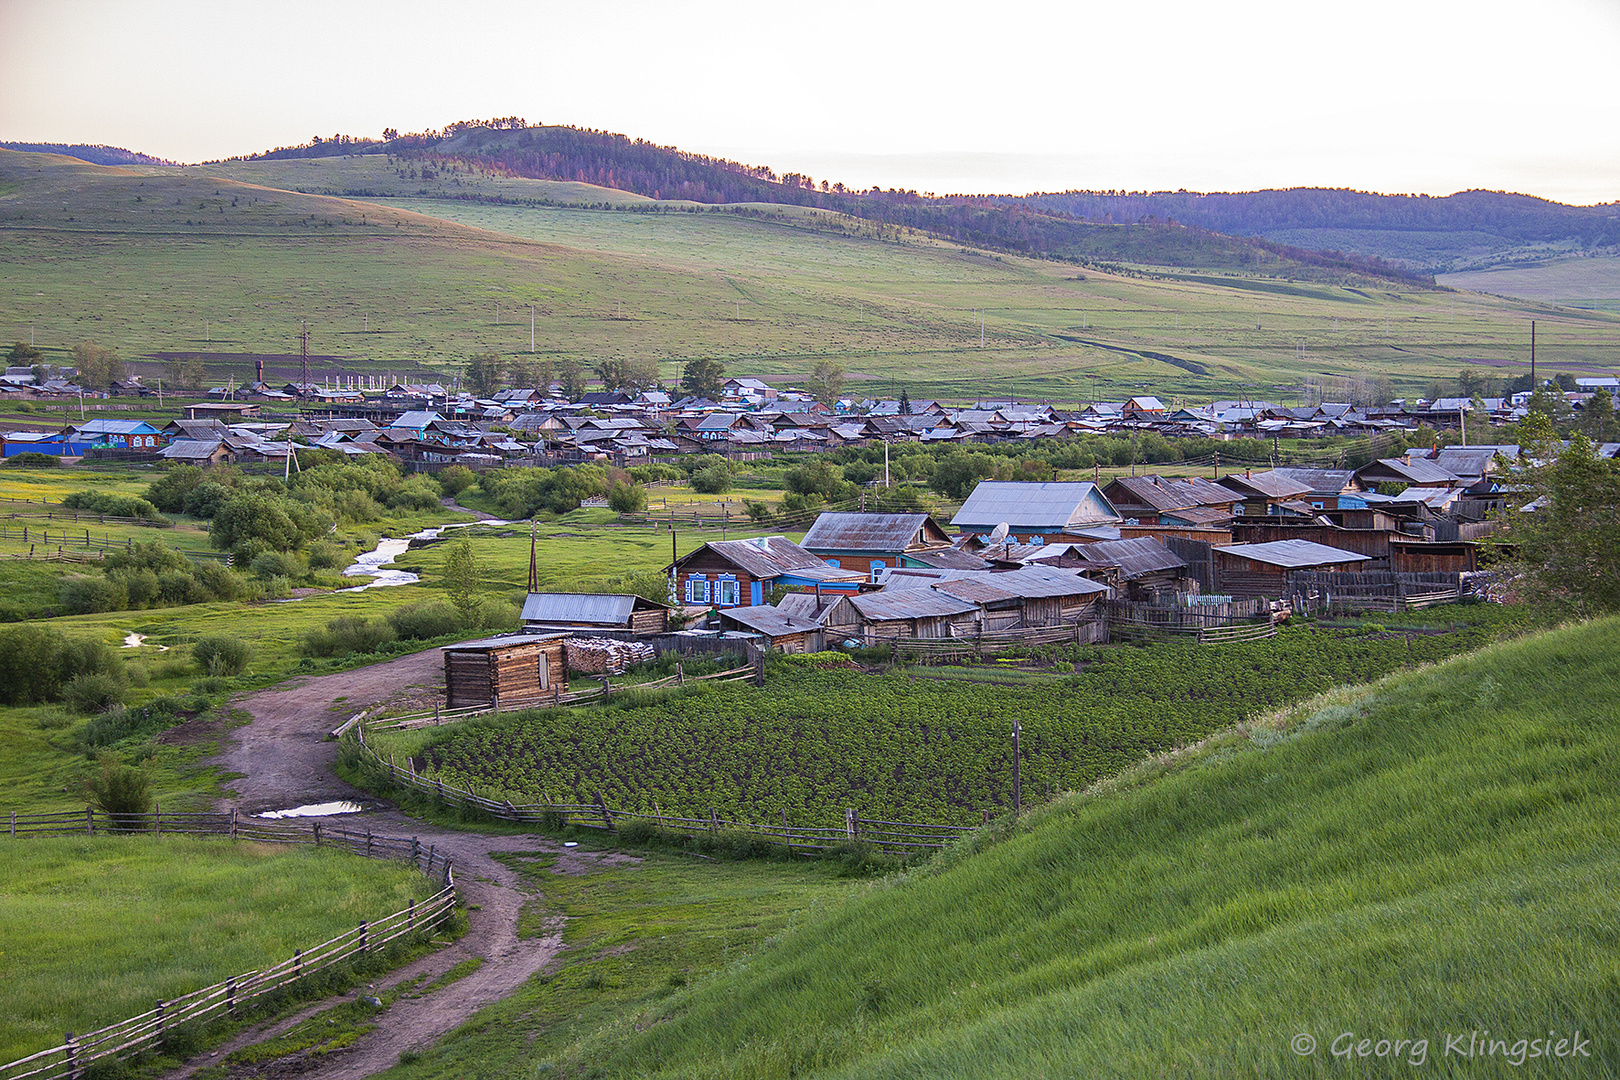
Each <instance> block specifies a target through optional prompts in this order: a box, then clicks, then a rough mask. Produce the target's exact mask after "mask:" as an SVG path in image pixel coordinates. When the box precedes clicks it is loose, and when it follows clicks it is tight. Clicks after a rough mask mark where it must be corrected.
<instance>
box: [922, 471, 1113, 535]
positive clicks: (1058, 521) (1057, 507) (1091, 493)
mask: <svg viewBox="0 0 1620 1080" xmlns="http://www.w3.org/2000/svg"><path fill="white" fill-rule="evenodd" d="M1118 520H1119V514H1117V513H1115V512H1114V507H1113V505H1112V504H1110V503H1109V501H1108V500H1107V499H1105V498H1103V495H1102V492H1101V491H1098V490H1097V485H1095V484H1093V483H1090V482H1089V481H1086V482H1080V483H1072V482H1059V481H1049V482H1046V483H1022V482H1018V481H1000V480H984V481H981V482H980V483H979V486H978V487H976V488H974V489H973V494H972V495H969V496H968V499H967V502H965V503H963V504H962V509H961V510H959V511H958V512H957V514H956V516H955V517H953V518H951V524H952V525H954V526H958V527H960V528H964V529H974V530H989V529H994V528H995V527H996V526H997V525H999V524H1000V523H1002V522H1006V523H1007V525H1008V526H1009V527H1010V528H1012V529H1014V530H1019V529H1061V528H1064V527H1066V526H1076V525H1094V524H1099V523H1102V522H1109V521H1118Z"/></svg>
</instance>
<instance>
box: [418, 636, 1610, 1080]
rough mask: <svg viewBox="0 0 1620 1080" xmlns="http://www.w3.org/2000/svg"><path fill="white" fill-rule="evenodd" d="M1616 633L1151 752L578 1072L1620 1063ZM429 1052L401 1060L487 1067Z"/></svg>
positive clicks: (641, 1013)
mask: <svg viewBox="0 0 1620 1080" xmlns="http://www.w3.org/2000/svg"><path fill="white" fill-rule="evenodd" d="M1617 637H1620V620H1615V619H1608V620H1603V621H1598V622H1593V623H1590V624H1586V625H1582V626H1576V627H1571V628H1566V629H1563V630H1558V631H1553V632H1550V633H1547V634H1544V635H1541V636H1539V637H1535V638H1531V639H1525V640H1520V641H1516V642H1511V643H1507V644H1503V645H1497V646H1493V647H1491V648H1488V649H1485V650H1483V651H1481V652H1479V653H1476V654H1472V655H1470V656H1467V657H1462V658H1459V659H1457V660H1454V661H1450V662H1447V663H1445V664H1442V665H1438V666H1436V667H1435V668H1432V669H1428V670H1424V671H1420V672H1416V673H1410V674H1403V675H1398V676H1394V677H1392V678H1390V679H1387V680H1384V681H1383V682H1380V683H1377V684H1374V685H1373V686H1371V687H1363V688H1354V689H1346V690H1342V691H1336V692H1334V693H1331V694H1329V695H1327V696H1325V697H1324V698H1321V699H1318V700H1316V701H1314V702H1312V703H1310V704H1308V705H1306V706H1304V707H1302V708H1300V709H1298V710H1294V711H1293V712H1291V713H1289V714H1287V715H1286V716H1284V717H1282V718H1280V719H1276V720H1273V721H1270V722H1266V723H1260V724H1255V725H1251V726H1249V727H1248V728H1246V729H1241V730H1239V731H1237V732H1235V733H1232V734H1229V735H1227V736H1224V737H1219V738H1217V739H1215V740H1212V741H1211V743H1210V744H1208V745H1207V746H1206V747H1204V748H1202V749H1200V750H1198V751H1195V752H1192V753H1189V754H1187V755H1184V756H1183V757H1182V758H1181V760H1178V761H1174V762H1170V763H1165V762H1159V763H1155V764H1153V765H1150V766H1147V767H1144V768H1143V769H1140V770H1138V771H1137V772H1136V773H1135V774H1133V775H1130V776H1128V777H1127V778H1125V779H1124V780H1122V781H1119V782H1116V783H1113V784H1110V785H1106V786H1104V787H1103V788H1102V789H1101V790H1099V791H1097V792H1095V793H1092V794H1089V795H1086V796H1078V797H1074V798H1070V799H1068V800H1066V801H1064V802H1062V803H1059V804H1057V805H1056V806H1054V807H1052V808H1051V809H1049V810H1046V811H1043V812H1041V813H1038V814H1036V815H1033V816H1032V817H1031V818H1030V819H1029V820H1028V821H1027V822H1026V823H1025V825H1024V827H1023V828H1021V829H1020V830H1019V831H1018V833H1017V834H1016V835H1014V836H1012V837H1011V838H1009V839H1007V840H1006V841H1005V842H1003V843H1000V844H997V845H995V846H990V847H988V848H987V849H986V850H983V851H981V852H979V853H977V854H970V853H959V854H958V855H957V856H956V857H954V858H948V859H946V860H943V861H941V862H940V863H939V864H937V865H931V866H928V867H925V868H924V869H923V870H920V871H917V872H914V873H912V874H909V875H905V876H903V877H901V878H899V879H897V880H894V881H893V882H892V883H890V884H888V885H887V886H886V887H882V888H877V889H873V890H870V891H868V892H865V893H863V894H861V895H859V896H856V897H854V898H853V899H851V900H850V901H849V902H848V903H845V904H843V905H840V906H837V907H836V908H835V909H834V910H832V911H830V912H828V913H826V914H823V915H821V916H819V917H813V918H812V919H810V920H809V921H807V922H806V923H804V924H803V925H802V926H800V927H799V928H798V929H796V930H794V931H792V932H789V933H787V934H785V935H783V936H782V938H781V939H780V940H779V941H777V942H776V943H775V944H774V945H773V946H772V947H770V948H767V949H765V950H763V951H761V952H760V953H759V954H758V955H757V956H756V957H755V958H753V959H752V960H750V961H748V962H746V963H739V964H734V965H732V966H731V967H730V968H728V969H727V970H725V971H724V972H722V973H720V974H718V975H716V976H715V977H713V978H711V979H709V980H707V981H705V982H702V983H700V984H699V985H698V986H696V987H695V988H693V989H691V990H689V991H686V992H684V993H682V994H680V995H678V996H676V997H674V998H670V999H668V1000H663V999H661V998H660V997H658V996H653V997H650V998H649V999H647V1000H646V1001H644V1003H643V1005H642V1007H641V1008H639V1009H636V1010H633V1011H627V1012H625V1013H623V1014H621V1015H620V1016H619V1017H618V1018H617V1019H616V1020H615V1021H614V1022H612V1023H609V1024H605V1025H604V1026H603V1027H602V1028H601V1029H600V1030H599V1031H598V1032H597V1033H596V1035H595V1036H594V1037H592V1038H589V1039H586V1040H584V1041H582V1042H581V1043H579V1044H578V1045H577V1046H576V1047H574V1048H572V1049H570V1050H568V1051H567V1052H566V1053H564V1054H561V1055H559V1060H557V1065H558V1067H559V1072H560V1073H563V1074H569V1073H570V1068H569V1066H570V1065H571V1066H578V1067H580V1068H584V1067H585V1066H586V1065H587V1063H588V1064H589V1072H590V1075H593V1076H629V1075H636V1076H644V1075H645V1076H682V1077H699V1076H714V1077H720V1076H726V1077H745V1076H746V1077H774V1076H788V1075H797V1076H806V1075H818V1076H820V1075H826V1076H834V1075H837V1076H862V1077H871V1076H893V1077H923V1076H927V1077H950V1076H961V1077H975V1078H979V1077H1028V1076H1043V1075H1045V1076H1120V1077H1140V1076H1147V1075H1187V1076H1209V1075H1237V1074H1239V1073H1242V1074H1244V1075H1260V1076H1295V1075H1299V1073H1300V1070H1301V1065H1302V1062H1301V1061H1300V1060H1299V1058H1298V1057H1296V1056H1295V1055H1294V1054H1293V1053H1292V1052H1291V1050H1290V1048H1289V1042H1290V1040H1291V1039H1292V1038H1293V1037H1294V1036H1295V1035H1296V1034H1298V1033H1302V1032H1303V1033H1309V1034H1312V1035H1313V1036H1314V1037H1315V1038H1316V1039H1317V1040H1318V1041H1319V1044H1320V1047H1321V1049H1319V1050H1318V1052H1317V1054H1316V1055H1315V1057H1314V1058H1313V1060H1312V1063H1313V1065H1315V1066H1317V1067H1318V1068H1322V1069H1324V1070H1325V1069H1327V1068H1330V1067H1331V1068H1339V1067H1346V1066H1344V1065H1343V1063H1342V1062H1340V1061H1335V1060H1332V1059H1331V1057H1330V1054H1329V1047H1330V1045H1331V1042H1332V1040H1333V1039H1334V1038H1335V1037H1337V1036H1338V1035H1339V1034H1340V1033H1341V1032H1345V1031H1351V1032H1356V1033H1357V1035H1358V1037H1359V1036H1370V1037H1372V1038H1374V1039H1377V1038H1380V1037H1389V1038H1396V1037H1404V1038H1409V1039H1410V1038H1426V1039H1428V1040H1430V1045H1429V1047H1428V1054H1429V1058H1428V1060H1429V1063H1430V1064H1433V1065H1439V1066H1441V1069H1442V1074H1445V1073H1446V1070H1448V1069H1458V1068H1459V1067H1460V1066H1461V1065H1462V1064H1463V1063H1460V1062H1459V1061H1458V1060H1457V1058H1456V1057H1455V1055H1453V1056H1452V1058H1450V1059H1449V1060H1447V1059H1445V1058H1444V1057H1443V1053H1442V1051H1443V1044H1444V1039H1445V1037H1446V1035H1447V1034H1454V1033H1458V1032H1462V1033H1467V1032H1469V1031H1470V1030H1473V1029H1481V1030H1483V1029H1489V1030H1490V1031H1492V1032H1493V1033H1495V1034H1496V1035H1497V1036H1499V1037H1500V1036H1507V1037H1508V1038H1510V1039H1517V1038H1520V1037H1524V1038H1536V1037H1544V1036H1545V1034H1546V1032H1547V1031H1549V1030H1552V1031H1556V1032H1557V1033H1558V1036H1559V1037H1565V1036H1567V1035H1568V1034H1569V1033H1570V1032H1572V1031H1573V1030H1575V1029H1577V1028H1578V1029H1580V1031H1581V1032H1582V1033H1583V1035H1586V1036H1594V1035H1595V1036H1596V1037H1595V1038H1594V1039H1593V1042H1592V1044H1591V1048H1592V1050H1593V1051H1594V1052H1595V1053H1596V1054H1598V1055H1599V1056H1598V1057H1595V1058H1592V1059H1588V1060H1585V1061H1583V1062H1580V1063H1577V1064H1576V1065H1575V1066H1573V1067H1572V1071H1571V1073H1570V1075H1600V1074H1601V1075H1606V1074H1612V1073H1613V1072H1614V1071H1615V1069H1616V1068H1620V1051H1617V1050H1616V1046H1615V1043H1614V1041H1613V1039H1612V1037H1609V1036H1606V1035H1605V1033H1606V1032H1610V1031H1612V1029H1613V1028H1614V1027H1615V1024H1616V1022H1617V1020H1620V1007H1617V1002H1620V998H1617V993H1620V991H1617V988H1620V961H1617V960H1616V956H1617V955H1620V952H1617V950H1616V936H1615V929H1614V925H1613V919H1612V917H1611V914H1612V885H1613V882H1614V880H1615V874H1616V872H1617V871H1620V836H1617V826H1616V824H1615V822H1616V820H1617V819H1616V812H1617V810H1620V806H1617V801H1620V800H1617V796H1616V794H1615V791H1614V788H1613V784H1612V777H1613V776H1614V774H1615V771H1616V769H1617V767H1620V742H1617V738H1616V734H1617V733H1616V729H1615V719H1616V717H1615V712H1614V705H1613V698H1612V694H1611V693H1610V692H1609V689H1608V688H1609V687H1610V686H1612V685H1613V683H1614V680H1615V678H1616V676H1617V675H1620V652H1617V651H1616V648H1615V646H1616V639H1617ZM1413 1054H1414V1051H1413V1050H1411V1049H1410V1048H1408V1050H1407V1051H1406V1052H1405V1054H1404V1056H1403V1057H1402V1058H1401V1059H1400V1060H1397V1061H1391V1060H1390V1059H1387V1058H1386V1059H1383V1060H1378V1059H1369V1060H1367V1061H1364V1062H1362V1063H1361V1067H1362V1070H1363V1071H1360V1072H1358V1073H1357V1075H1374V1076H1395V1075H1408V1074H1409V1073H1410V1070H1411V1068H1412V1065H1411V1062H1410V1059H1411V1057H1412V1055H1413ZM434 1060H435V1059H430V1060H429V1061H427V1062H424V1063H423V1064H421V1065H419V1066H416V1067H413V1068H412V1069H410V1070H408V1072H407V1074H408V1075H412V1076H415V1075H449V1074H450V1073H451V1072H457V1074H458V1075H473V1074H478V1070H477V1069H476V1068H473V1067H472V1066H471V1064H470V1063H469V1062H467V1061H466V1060H462V1061H460V1062H458V1063H457V1066H456V1068H455V1069H448V1070H447V1069H445V1068H442V1067H435V1066H434ZM1312 1071H1313V1072H1314V1070H1312ZM491 1075H493V1073H491ZM1467 1075H1469V1076H1482V1075H1483V1076H1495V1075H1503V1076H1505V1075H1516V1071H1515V1070H1514V1069H1513V1068H1512V1067H1511V1066H1506V1065H1503V1064H1502V1063H1501V1061H1500V1060H1499V1059H1498V1060H1496V1061H1491V1062H1483V1061H1473V1062H1470V1063H1467Z"/></svg>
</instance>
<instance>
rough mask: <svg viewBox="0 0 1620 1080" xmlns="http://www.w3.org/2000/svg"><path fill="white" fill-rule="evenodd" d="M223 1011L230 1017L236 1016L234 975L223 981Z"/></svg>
mask: <svg viewBox="0 0 1620 1080" xmlns="http://www.w3.org/2000/svg"><path fill="white" fill-rule="evenodd" d="M225 1011H226V1012H227V1013H229V1014H230V1015H232V1016H235V1015H236V977H235V976H234V975H233V976H231V977H230V978H229V979H226V980H225Z"/></svg>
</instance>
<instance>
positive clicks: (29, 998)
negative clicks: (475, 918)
mask: <svg viewBox="0 0 1620 1080" xmlns="http://www.w3.org/2000/svg"><path fill="white" fill-rule="evenodd" d="M0 879H3V880H4V881H5V883H6V884H5V887H4V889H3V890H0V942H3V945H0V1061H11V1060H13V1059H14V1058H18V1057H23V1056H25V1055H27V1054H30V1053H33V1052H34V1051H36V1050H41V1049H44V1048H45V1047H47V1046H53V1045H56V1044H58V1043H59V1042H60V1041H61V1038H62V1034H63V1032H65V1031H87V1030H91V1029H93V1028H96V1027H100V1026H102V1025H104V1024H108V1023H112V1022H113V1021H116V1020H121V1019H123V1018H124V1017H126V1016H133V1015H136V1014H137V1013H142V1012H145V1011H146V1010H148V1009H150V1008H151V1007H152V1003H153V1002H154V1001H156V1000H158V999H161V998H172V997H176V996H178V995H180V994H183V993H187V992H189V991H192V990H196V989H199V988H201V987H204V986H208V985H210V984H212V983H215V982H218V981H219V980H221V979H224V978H226V977H227V976H231V975H238V974H241V973H242V972H244V971H251V970H255V969H257V968H261V967H264V966H267V965H269V964H271V963H274V962H277V961H280V960H283V959H285V958H287V957H289V956H291V955H292V951H293V950H294V949H299V948H302V949H307V948H309V947H310V946H312V945H316V944H319V943H320V942H322V941H325V940H327V939H328V938H330V937H332V936H334V935H336V934H338V933H341V932H343V931H345V930H350V929H353V928H354V927H355V926H356V925H358V924H359V923H360V922H362V921H364V920H367V919H374V918H377V917H379V916H382V915H387V914H391V913H392V912H394V911H397V910H399V909H401V908H403V907H405V905H406V903H407V902H408V901H409V900H411V899H412V898H415V899H418V900H420V899H422V898H424V897H426V896H429V895H431V894H432V893H433V891H434V887H433V886H432V885H431V883H429V882H428V881H427V880H426V879H425V878H423V877H422V876H421V875H420V874H419V873H417V872H416V871H415V870H414V869H412V868H411V867H409V866H408V865H406V864H404V863H390V862H383V861H378V860H372V859H362V858H356V857H354V856H351V855H347V854H343V853H340V852H336V851H330V850H315V849H313V848H311V849H304V848H294V847H288V846H284V845H279V844H248V843H231V842H229V841H222V840H205V839H191V838H185V837H164V838H163V839H161V840H160V839H157V838H154V837H149V836H131V837H111V836H97V837H89V836H85V837H62V838H33V839H27V840H5V841H0Z"/></svg>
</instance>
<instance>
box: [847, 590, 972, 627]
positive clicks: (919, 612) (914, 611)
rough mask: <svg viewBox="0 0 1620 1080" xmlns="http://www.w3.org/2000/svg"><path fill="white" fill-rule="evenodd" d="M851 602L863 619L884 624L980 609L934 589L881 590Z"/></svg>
mask: <svg viewBox="0 0 1620 1080" xmlns="http://www.w3.org/2000/svg"><path fill="white" fill-rule="evenodd" d="M849 602H850V603H851V604H853V605H854V606H855V610H856V611H858V612H860V613H861V618H863V619H868V620H872V621H875V622H882V621H884V620H888V619H930V618H937V617H939V616H942V615H966V614H967V613H969V612H971V611H977V610H978V605H977V604H971V603H969V602H967V601H966V600H958V599H957V598H956V597H954V596H945V595H942V594H940V593H937V592H935V591H934V590H932V589H894V590H888V589H880V590H879V591H877V592H874V593H861V594H860V595H859V596H852V597H850V598H849Z"/></svg>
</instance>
